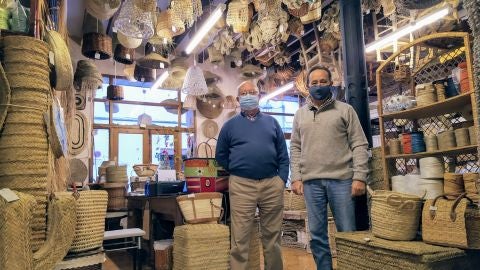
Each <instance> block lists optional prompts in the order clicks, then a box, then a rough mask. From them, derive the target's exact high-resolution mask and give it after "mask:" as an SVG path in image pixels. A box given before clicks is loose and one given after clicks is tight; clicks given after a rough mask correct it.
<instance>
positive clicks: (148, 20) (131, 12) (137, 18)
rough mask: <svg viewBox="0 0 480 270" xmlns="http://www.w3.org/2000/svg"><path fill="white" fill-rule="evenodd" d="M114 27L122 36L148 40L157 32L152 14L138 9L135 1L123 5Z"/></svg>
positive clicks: (130, 0)
mask: <svg viewBox="0 0 480 270" xmlns="http://www.w3.org/2000/svg"><path fill="white" fill-rule="evenodd" d="M114 25H115V28H116V29H117V31H119V32H121V33H122V34H124V35H126V36H129V37H133V38H138V39H140V38H141V39H148V38H150V37H152V36H153V34H154V32H155V31H154V27H153V21H152V12H144V11H143V10H141V9H140V8H138V7H136V6H135V4H134V1H133V0H126V1H125V2H124V3H123V6H122V7H121V9H120V12H119V14H118V17H117V19H116V20H115V24H114Z"/></svg>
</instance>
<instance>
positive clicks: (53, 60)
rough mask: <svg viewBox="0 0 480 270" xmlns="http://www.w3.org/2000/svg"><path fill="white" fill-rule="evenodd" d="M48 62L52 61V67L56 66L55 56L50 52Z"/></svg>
mask: <svg viewBox="0 0 480 270" xmlns="http://www.w3.org/2000/svg"><path fill="white" fill-rule="evenodd" d="M48 60H49V61H50V65H52V66H55V54H54V53H53V52H52V51H49V52H48Z"/></svg>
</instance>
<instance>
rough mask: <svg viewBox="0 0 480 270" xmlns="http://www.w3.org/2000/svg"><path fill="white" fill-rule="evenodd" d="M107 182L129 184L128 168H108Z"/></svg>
mask: <svg viewBox="0 0 480 270" xmlns="http://www.w3.org/2000/svg"><path fill="white" fill-rule="evenodd" d="M106 170H107V182H109V183H125V182H128V177H127V166H126V165H122V166H109V167H107V169H106Z"/></svg>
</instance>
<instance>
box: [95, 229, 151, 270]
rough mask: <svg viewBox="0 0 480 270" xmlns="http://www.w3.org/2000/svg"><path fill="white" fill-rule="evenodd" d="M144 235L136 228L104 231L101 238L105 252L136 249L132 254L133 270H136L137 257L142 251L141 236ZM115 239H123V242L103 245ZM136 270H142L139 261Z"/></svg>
mask: <svg viewBox="0 0 480 270" xmlns="http://www.w3.org/2000/svg"><path fill="white" fill-rule="evenodd" d="M144 235H145V231H143V230H141V229H138V228H133V229H123V230H114V231H106V232H105V234H104V236H103V247H104V249H105V252H109V251H116V250H128V249H136V251H135V253H134V254H133V269H134V270H136V269H137V257H138V255H139V253H140V250H141V249H142V236H144ZM116 239H123V240H124V241H123V242H120V243H105V242H106V241H109V240H116ZM138 269H140V270H141V269H142V262H141V260H138Z"/></svg>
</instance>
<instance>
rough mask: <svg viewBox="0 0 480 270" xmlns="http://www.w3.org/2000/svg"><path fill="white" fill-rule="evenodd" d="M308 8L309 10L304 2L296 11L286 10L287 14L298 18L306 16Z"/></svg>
mask: <svg viewBox="0 0 480 270" xmlns="http://www.w3.org/2000/svg"><path fill="white" fill-rule="evenodd" d="M308 8H309V6H308V3H307V2H304V3H302V5H301V6H300V8H297V9H292V8H288V13H290V14H291V15H292V16H294V17H297V18H300V17H302V16H305V15H307V14H308Z"/></svg>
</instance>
